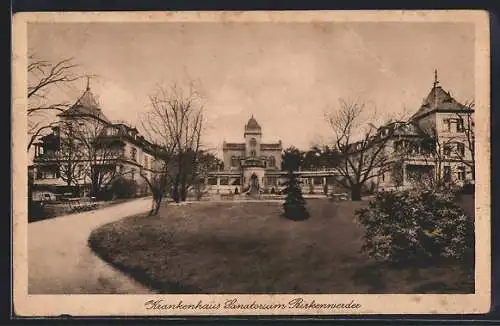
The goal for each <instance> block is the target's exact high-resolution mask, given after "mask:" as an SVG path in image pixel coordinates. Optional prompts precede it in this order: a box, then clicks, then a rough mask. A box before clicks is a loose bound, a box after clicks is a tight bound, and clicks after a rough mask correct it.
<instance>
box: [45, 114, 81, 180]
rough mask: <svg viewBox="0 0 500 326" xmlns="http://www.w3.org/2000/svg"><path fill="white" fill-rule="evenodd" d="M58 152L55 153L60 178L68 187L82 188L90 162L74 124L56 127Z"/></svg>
mask: <svg viewBox="0 0 500 326" xmlns="http://www.w3.org/2000/svg"><path fill="white" fill-rule="evenodd" d="M55 130H57V137H58V143H59V144H58V145H59V147H58V150H57V151H56V152H55V153H54V154H55V157H56V159H57V164H58V166H59V173H60V177H61V179H62V180H64V182H66V184H67V185H68V186H77V187H78V186H80V184H81V183H84V182H85V178H86V175H87V174H88V169H89V166H88V162H87V161H86V156H85V151H82V147H81V145H80V142H79V139H78V132H77V131H76V130H75V129H74V128H73V124H71V123H68V122H67V121H61V122H60V123H59V125H58V126H57V127H56V129H55Z"/></svg>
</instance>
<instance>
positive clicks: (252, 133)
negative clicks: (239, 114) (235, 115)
mask: <svg viewBox="0 0 500 326" xmlns="http://www.w3.org/2000/svg"><path fill="white" fill-rule="evenodd" d="M244 136H245V156H246V157H255V158H258V157H260V143H261V140H262V129H261V127H260V125H259V123H258V122H257V120H255V118H254V117H253V115H252V117H251V118H250V119H249V120H248V122H247V124H246V125H245V133H244Z"/></svg>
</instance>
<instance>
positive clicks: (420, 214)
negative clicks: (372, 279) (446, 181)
mask: <svg viewBox="0 0 500 326" xmlns="http://www.w3.org/2000/svg"><path fill="white" fill-rule="evenodd" d="M454 199H455V198H454V194H453V193H438V192H433V191H415V190H413V191H411V192H410V191H403V192H394V191H391V192H380V193H378V194H377V195H376V197H375V199H374V200H373V201H371V202H370V204H369V207H368V208H364V209H361V210H357V211H356V217H357V219H358V220H359V222H360V223H361V224H362V225H363V226H364V227H365V228H366V232H365V236H364V244H363V246H362V249H361V250H362V251H364V252H366V253H368V254H369V255H370V256H371V257H373V258H374V259H376V260H383V261H388V262H392V263H407V262H416V263H426V262H431V261H434V260H436V259H438V258H441V259H442V258H450V259H457V260H458V259H468V258H471V256H472V254H473V247H474V221H473V218H472V217H469V216H467V215H466V214H465V213H464V212H463V211H462V209H461V208H460V207H459V206H458V205H457V204H455V202H454Z"/></svg>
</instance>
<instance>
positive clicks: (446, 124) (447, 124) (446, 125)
mask: <svg viewBox="0 0 500 326" xmlns="http://www.w3.org/2000/svg"><path fill="white" fill-rule="evenodd" d="M443 124H444V130H445V131H451V121H450V119H444V120H443Z"/></svg>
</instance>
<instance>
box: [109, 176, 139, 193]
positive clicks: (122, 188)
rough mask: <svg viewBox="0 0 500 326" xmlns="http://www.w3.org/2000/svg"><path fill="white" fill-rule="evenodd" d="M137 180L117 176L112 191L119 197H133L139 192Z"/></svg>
mask: <svg viewBox="0 0 500 326" xmlns="http://www.w3.org/2000/svg"><path fill="white" fill-rule="evenodd" d="M137 190H138V185H137V182H135V181H134V180H130V179H125V178H122V177H120V178H117V179H116V180H115V181H113V183H112V184H111V191H112V193H113V194H114V195H115V196H116V197H117V198H133V197H135V195H136V194H137Z"/></svg>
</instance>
